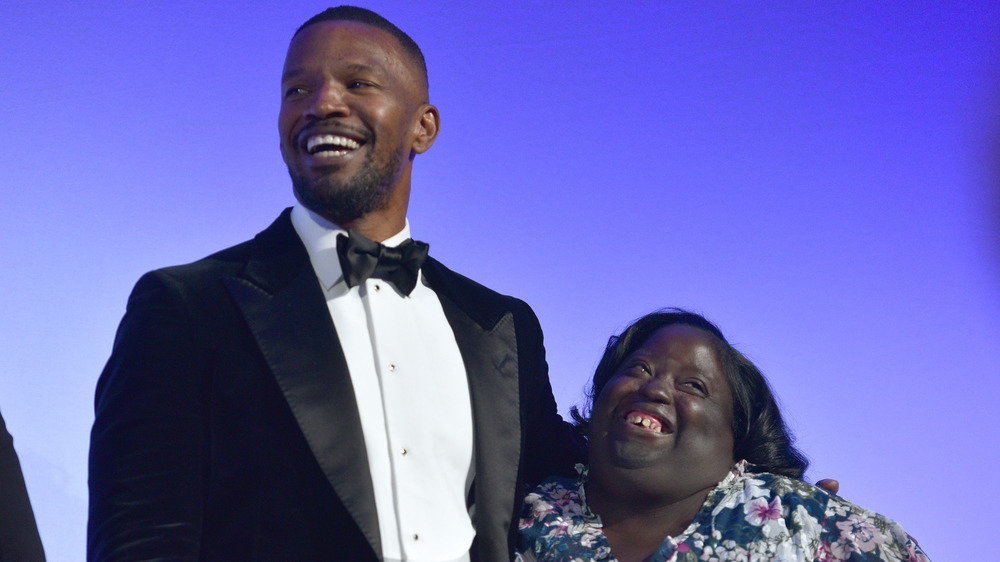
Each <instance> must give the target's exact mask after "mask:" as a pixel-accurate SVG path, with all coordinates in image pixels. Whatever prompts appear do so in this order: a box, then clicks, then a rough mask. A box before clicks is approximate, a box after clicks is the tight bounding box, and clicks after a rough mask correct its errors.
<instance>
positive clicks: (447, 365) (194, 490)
mask: <svg viewBox="0 0 1000 562" xmlns="http://www.w3.org/2000/svg"><path fill="white" fill-rule="evenodd" d="M281 96H282V97H281V110H280V114H279V118H278V129H279V134H280V146H281V154H282V157H283V159H284V161H285V163H286V164H287V165H288V170H289V174H290V176H291V178H292V185H293V191H294V193H295V196H296V199H297V200H298V202H299V204H298V205H296V206H295V207H293V208H292V209H290V210H286V211H285V212H284V213H282V214H281V216H280V217H279V218H278V219H277V220H276V221H275V222H274V223H273V224H272V225H271V226H270V227H268V228H267V229H266V230H264V231H263V232H261V233H260V234H258V235H257V236H256V237H255V238H254V239H253V240H250V241H248V242H245V243H243V244H240V245H238V246H234V247H232V248H229V249H227V250H223V251H221V252H219V253H217V254H214V255H212V256H209V257H208V258H205V259H203V260H200V261H198V262H195V263H192V264H188V265H184V266H177V267H170V268H165V269H161V270H157V271H154V272H151V273H148V274H146V275H145V276H143V278H142V279H140V280H139V282H138V283H137V284H136V287H135V289H134V290H133V293H132V295H131V297H130V298H129V303H128V308H127V311H126V314H125V317H124V318H123V319H122V323H121V326H120V327H119V330H118V334H117V336H116V338H115V344H114V349H113V351H112V355H111V358H110V359H109V361H108V364H107V366H106V367H105V369H104V372H103V373H102V375H101V378H100V381H99V382H98V387H97V398H96V420H95V422H94V428H93V432H92V436H91V456H90V492H91V497H90V521H89V529H88V535H89V540H88V556H89V558H90V559H91V560H106V559H115V560H121V559H128V560H132V559H153V558H155V559H203V560H376V559H384V560H427V561H431V560H434V561H452V560H470V559H471V560H506V559H508V558H509V557H510V552H511V550H510V548H511V545H512V544H513V541H514V540H515V538H516V536H515V534H514V532H515V531H516V530H515V529H514V527H515V524H516V522H517V512H518V511H519V508H520V505H519V500H520V495H519V491H521V490H523V489H524V487H525V485H526V484H528V483H530V482H536V481H538V480H540V479H541V478H542V477H544V476H547V475H549V474H558V473H562V474H565V473H567V472H569V471H570V467H571V466H572V462H573V461H574V460H576V459H577V458H578V457H579V449H578V447H577V446H576V445H575V441H574V440H573V439H572V438H571V437H570V434H569V431H568V430H567V426H566V425H565V424H564V423H563V421H562V420H561V418H560V417H559V416H558V414H557V413H556V409H555V403H554V400H553V398H552V392H551V388H550V386H549V382H548V378H547V368H546V365H545V359H544V349H543V347H542V339H541V330H540V328H539V325H538V321H537V319H536V318H535V316H534V314H533V313H532V312H531V309H530V308H528V306H527V305H526V304H524V303H523V302H521V301H519V300H517V299H514V298H511V297H506V296H503V295H500V294H498V293H495V292H493V291H491V290H489V289H487V288H485V287H483V286H481V285H479V284H477V283H475V282H473V281H471V280H469V279H467V278H465V277H462V276H460V275H458V274H456V273H453V272H451V271H450V270H448V269H447V268H445V267H444V266H443V265H441V264H440V263H439V262H437V261H436V260H434V259H433V258H432V257H428V256H427V246H426V245H425V244H422V243H420V242H414V241H412V240H410V227H409V223H408V222H407V220H406V211H407V206H408V204H409V198H410V175H411V169H412V165H413V161H414V158H415V157H416V155H418V154H421V153H423V152H424V151H426V150H428V149H429V148H430V147H431V146H432V145H433V143H434V140H435V138H436V137H437V134H438V129H439V123H440V117H439V115H438V111H437V109H436V108H435V107H434V106H433V105H430V103H429V98H428V86H427V72H426V66H425V64H424V59H423V55H422V54H421V52H420V49H419V48H418V47H417V45H416V44H415V43H414V42H413V40H412V39H410V38H409V37H408V36H407V35H406V34H405V33H403V32H402V31H400V30H399V29H398V28H396V27H395V26H394V25H392V24H391V23H389V22H388V21H386V20H385V19H383V18H382V17H381V16H378V15H377V14H375V13H373V12H370V11H368V10H364V9H360V8H353V7H340V8H334V9H330V10H327V11H325V12H322V13H321V14H319V15H317V16H315V17H314V18H312V19H310V20H309V21H307V22H306V23H305V24H303V26H302V27H301V28H299V30H298V31H297V32H296V33H295V35H294V36H293V38H292V41H291V44H290V46H289V48H288V54H287V57H286V60H285V66H284V70H283V73H282V79H281Z"/></svg>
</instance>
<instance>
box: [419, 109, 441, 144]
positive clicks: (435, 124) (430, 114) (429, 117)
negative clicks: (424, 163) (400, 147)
mask: <svg viewBox="0 0 1000 562" xmlns="http://www.w3.org/2000/svg"><path fill="white" fill-rule="evenodd" d="M413 128H414V131H413V132H414V138H413V152H415V153H417V154H423V153H424V152H426V151H427V149H428V148H430V147H431V145H432V144H434V139H436V138H437V136H438V131H439V130H440V129H441V116H440V115H439V114H438V109H437V108H436V107H434V106H433V105H430V104H424V105H422V106H421V107H420V111H419V112H418V113H417V119H416V121H415V122H414V123H413Z"/></svg>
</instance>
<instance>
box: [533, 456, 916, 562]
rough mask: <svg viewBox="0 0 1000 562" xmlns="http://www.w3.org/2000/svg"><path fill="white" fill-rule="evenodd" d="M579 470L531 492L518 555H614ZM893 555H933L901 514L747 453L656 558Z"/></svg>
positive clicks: (674, 561) (657, 561)
mask: <svg viewBox="0 0 1000 562" xmlns="http://www.w3.org/2000/svg"><path fill="white" fill-rule="evenodd" d="M577 468H578V470H579V471H580V478H579V479H577V480H571V479H566V478H550V479H548V480H546V481H545V482H543V483H542V484H541V485H540V486H538V488H536V489H535V491H534V492H532V493H531V494H528V496H527V497H526V498H525V500H524V501H525V505H524V512H523V514H522V519H521V527H520V528H521V546H520V549H519V553H518V554H517V556H516V560H518V561H521V562H528V561H535V560H537V561H539V562H540V561H551V562H576V561H587V560H607V561H609V562H610V561H614V560H615V557H614V555H613V553H612V552H611V547H610V546H609V545H608V540H607V538H606V537H605V536H604V532H603V531H602V528H601V520H600V517H598V516H597V515H595V514H594V513H593V512H591V511H590V508H589V507H588V506H587V502H586V497H585V495H584V486H583V485H584V483H585V482H586V477H587V471H586V469H585V468H583V466H582V465H579V466H578V467H577ZM722 560H734V561H738V560H745V561H756V560H774V561H792V560H795V561H799V560H816V561H822V562H835V561H836V562H841V561H858V560H887V561H897V560H898V561H907V562H929V561H928V559H927V556H926V555H924V553H923V551H922V550H920V547H919V546H918V545H917V543H916V541H915V540H913V538H912V537H910V536H909V535H907V534H906V532H905V531H903V529H902V527H900V526H899V525H898V524H897V523H896V522H894V521H892V520H890V519H887V518H885V517H883V516H881V515H879V514H877V513H874V512H872V511H868V510H867V509H864V508H862V507H858V506H856V505H854V504H852V503H850V502H848V501H847V500H845V499H843V498H841V497H840V496H836V495H833V494H830V493H829V492H827V491H825V490H823V489H821V488H817V487H816V486H812V485H810V484H807V483H805V482H802V481H800V480H794V479H791V478H786V477H784V476H778V475H775V474H770V473H766V472H762V471H760V469H759V468H758V467H756V466H754V465H751V464H748V463H747V462H746V461H740V462H739V463H737V464H736V466H735V467H733V469H732V470H731V471H730V472H729V474H728V475H727V476H726V478H725V479H724V480H723V481H722V482H721V483H719V485H718V486H717V487H716V488H715V489H714V490H713V491H712V492H710V493H709V494H708V498H706V500H705V503H704V505H702V507H701V510H700V511H699V512H698V515H696V516H695V519H694V521H692V522H691V524H690V525H689V526H688V527H687V529H686V530H685V531H684V532H683V533H682V534H681V535H679V536H677V537H666V539H664V541H663V543H662V544H661V545H660V548H659V549H657V551H656V552H655V553H654V554H653V556H652V557H650V561H651V562H695V561H699V562H701V561H713V562H714V561H722Z"/></svg>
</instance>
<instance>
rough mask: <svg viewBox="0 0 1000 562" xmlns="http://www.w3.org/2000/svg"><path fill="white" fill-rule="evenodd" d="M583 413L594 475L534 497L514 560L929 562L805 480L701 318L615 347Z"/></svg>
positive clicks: (740, 367)
mask: <svg viewBox="0 0 1000 562" xmlns="http://www.w3.org/2000/svg"><path fill="white" fill-rule="evenodd" d="M587 410H588V412H587V413H588V414H589V418H588V417H587V416H586V415H584V414H581V413H580V412H579V411H577V410H575V409H574V411H573V415H574V417H575V418H576V419H577V422H578V424H579V425H580V427H581V429H582V430H584V431H585V432H586V434H587V437H588V444H589V467H582V466H581V467H579V470H580V476H579V478H578V479H576V480H570V479H565V478H551V479H549V480H547V481H545V482H543V483H542V485H540V486H539V487H538V488H537V489H536V490H535V492H534V493H532V494H529V495H528V497H527V498H526V499H525V506H524V513H523V518H522V521H521V537H522V544H521V552H520V553H519V555H518V557H519V558H518V559H519V560H553V561H555V560H621V561H631V560H649V561H651V562H665V561H670V562H681V561H692V562H693V561H695V560H750V559H761V560H773V559H779V560H822V561H834V560H909V561H913V562H916V561H925V560H927V558H926V556H925V555H924V554H923V552H922V551H921V550H920V547H919V546H918V545H917V544H916V542H915V541H914V540H913V539H912V538H910V537H909V536H908V535H907V534H906V533H905V532H904V531H903V530H902V528H901V527H900V526H899V525H898V524H896V523H895V522H893V521H891V520H889V519H887V518H885V517H883V516H881V515H879V514H877V513H874V512H871V511H868V510H866V509H864V508H861V507H858V506H856V505H853V504H851V503H850V502H848V501H846V500H844V499H843V498H840V497H839V496H836V495H833V494H830V493H829V492H827V491H825V490H822V489H820V488H817V487H815V486H812V485H809V484H807V483H805V482H803V481H801V480H800V478H801V477H802V474H803V472H804V471H805V468H806V465H807V462H806V460H805V458H804V457H803V456H802V455H801V454H800V453H799V452H798V451H797V450H796V449H795V448H794V447H793V446H792V439H791V436H790V435H789V432H788V431H787V429H786V427H785V424H784V422H783V420H782V417H781V412H780V411H779V409H778V406H777V402H776V401H775V399H774V395H773V394H772V392H771V390H770V388H769V386H768V384H767V381H766V380H765V379H764V377H763V375H762V374H761V373H760V371H759V370H758V369H757V368H756V367H755V366H754V365H753V364H752V363H751V362H750V361H749V360H747V359H746V358H745V357H744V356H743V355H742V354H741V353H740V352H739V351H737V350H736V349H734V348H733V347H732V346H731V345H729V343H728V342H727V341H726V339H725V337H724V336H723V335H722V332H721V331H720V330H719V329H718V328H717V327H716V326H715V325H714V324H712V323H711V322H709V321H707V320H705V319H704V318H703V317H701V316H699V315H697V314H692V313H690V312H686V311H682V310H676V309H674V310H670V311H665V312H657V313H653V314H650V315H647V316H645V317H643V318H640V319H639V320H637V321H636V322H634V323H633V324H632V325H631V326H629V327H628V328H627V329H626V330H625V331H624V332H623V333H622V334H621V335H620V336H617V337H613V338H611V340H610V342H609V343H608V347H607V349H606V350H605V353H604V357H603V358H602V359H601V362H600V364H599V365H598V367H597V371H596V372H595V374H594V381H593V386H592V390H591V392H590V405H589V407H588V409H587Z"/></svg>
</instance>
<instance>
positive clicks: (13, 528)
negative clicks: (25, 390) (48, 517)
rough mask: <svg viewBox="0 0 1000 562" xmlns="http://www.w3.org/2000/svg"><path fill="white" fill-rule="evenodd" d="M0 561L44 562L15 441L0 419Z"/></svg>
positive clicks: (1, 418) (43, 554) (0, 418)
mask: <svg viewBox="0 0 1000 562" xmlns="http://www.w3.org/2000/svg"><path fill="white" fill-rule="evenodd" d="M0 560H11V561H13V560H25V561H36V560H45V553H44V552H43V551H42V540H41V539H40V538H39V537H38V527H36V526H35V514H34V512H33V511H32V510H31V502H29V501H28V490H27V488H25V486H24V476H23V475H22V474H21V463H20V462H18V460H17V453H15V452H14V439H13V438H12V437H11V436H10V434H9V433H7V426H6V424H4V421H3V417H0Z"/></svg>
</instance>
